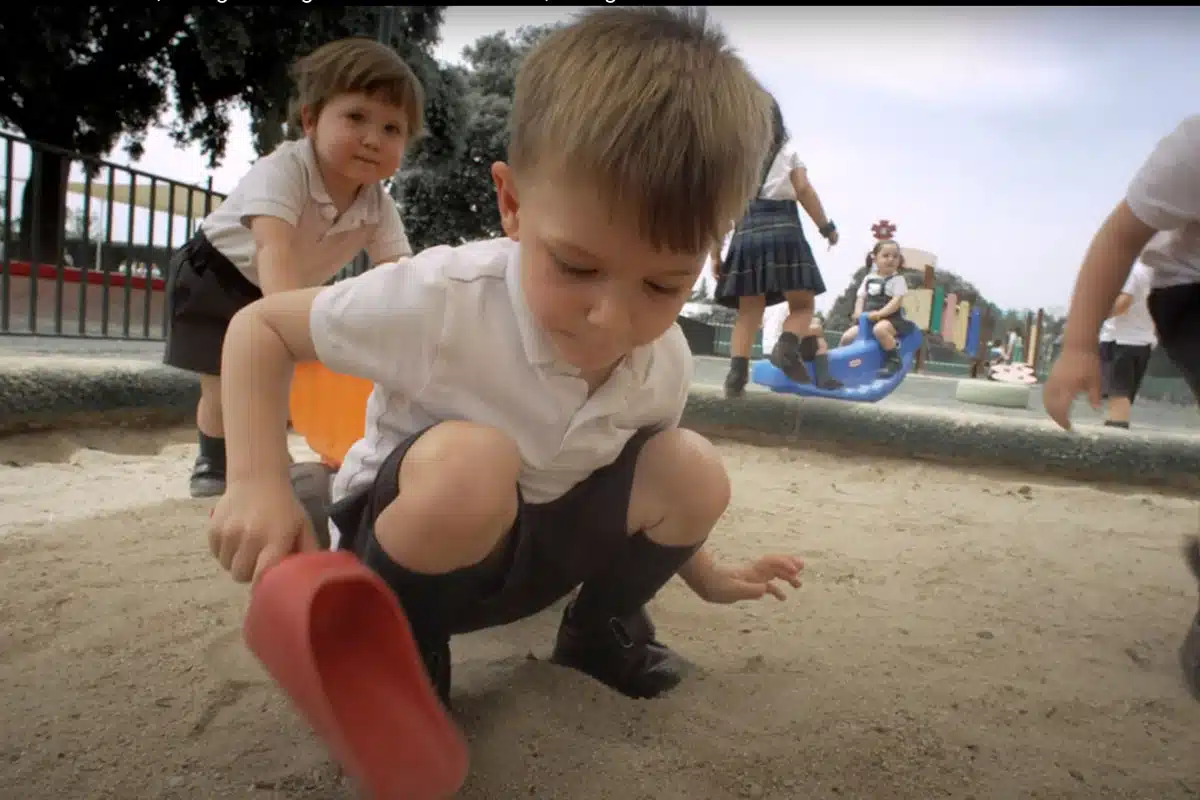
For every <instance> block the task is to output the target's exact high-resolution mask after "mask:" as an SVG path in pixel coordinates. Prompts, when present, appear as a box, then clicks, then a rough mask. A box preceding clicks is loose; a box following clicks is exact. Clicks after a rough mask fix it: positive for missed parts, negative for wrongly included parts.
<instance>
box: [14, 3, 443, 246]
mask: <svg viewBox="0 0 1200 800" xmlns="http://www.w3.org/2000/svg"><path fill="white" fill-rule="evenodd" d="M444 10H445V6H378V7H369V6H350V7H328V8H326V7H321V6H314V5H297V6H295V7H279V6H264V7H239V8H238V9H237V10H236V13H234V12H233V10H231V9H230V8H228V7H226V6H220V5H213V6H173V5H170V4H160V3H152V4H150V5H148V6H144V7H143V6H138V7H133V6H129V7H126V6H116V7H114V6H38V5H30V4H18V3H10V4H9V5H6V6H5V7H4V9H3V10H2V11H0V40H2V41H4V48H2V49H0V123H3V124H4V125H6V126H10V127H14V128H16V129H18V130H20V131H21V132H22V133H23V134H24V135H25V136H26V137H28V138H29V139H32V140H34V141H38V142H42V143H45V144H49V145H52V146H53V147H55V148H61V150H63V151H68V152H72V151H73V152H80V153H83V154H85V155H88V156H93V157H99V156H103V155H104V154H106V153H108V152H109V151H110V150H111V149H112V148H113V147H114V146H115V145H116V143H117V142H118V141H119V140H120V139H121V137H122V136H125V137H127V141H128V150H129V152H130V154H131V155H132V156H134V157H137V156H138V155H140V152H141V147H142V139H143V137H144V135H145V132H146V131H147V129H148V128H149V127H150V126H151V125H153V124H155V123H156V122H157V121H158V120H159V119H160V118H161V117H162V114H163V112H164V111H165V110H166V109H167V103H168V99H169V98H170V97H171V95H172V94H173V95H174V97H175V101H176V110H177V112H178V120H177V122H176V124H175V126H174V128H173V130H172V133H173V134H174V136H175V138H176V140H177V141H178V142H180V143H181V144H184V143H188V142H198V143H199V144H200V146H201V148H202V149H203V151H204V152H205V153H206V154H207V155H208V156H209V159H210V163H211V164H212V165H214V166H215V165H216V164H217V163H219V162H220V160H221V158H222V157H223V156H224V153H225V146H226V143H227V141H228V137H229V129H230V121H229V112H230V111H231V110H232V109H233V108H234V107H235V106H238V105H242V106H244V107H246V108H247V109H248V110H249V112H250V117H251V121H252V122H251V126H252V132H253V134H254V137H255V144H256V147H257V148H258V151H259V152H260V153H264V152H267V151H269V150H271V149H272V148H273V147H274V146H275V145H276V144H278V143H279V142H280V141H281V140H282V138H283V130H284V122H285V119H286V109H287V102H288V99H289V95H290V92H291V82H290V78H289V74H288V70H289V68H290V65H291V64H292V62H294V61H295V60H296V58H298V57H299V56H300V55H303V54H304V53H307V52H309V51H311V50H312V49H314V48H315V47H317V46H318V45H320V44H323V43H325V42H327V41H330V40H332V39H336V38H340V37H343V36H348V35H362V36H371V37H374V36H375V35H376V34H377V32H378V31H380V30H382V29H383V28H384V26H383V25H382V24H381V23H382V22H383V21H384V20H386V21H387V23H388V25H387V29H388V30H390V31H391V43H392V45H393V46H394V47H395V48H396V49H397V51H398V52H400V53H401V55H403V56H404V57H405V58H406V59H407V60H408V61H409V63H410V64H412V65H413V67H414V70H415V71H416V72H417V74H418V75H419V76H420V77H421V78H422V80H424V81H425V82H426V85H427V87H431V88H432V91H433V94H434V96H435V97H436V98H439V100H438V102H441V100H440V98H442V96H443V95H445V94H446V90H445V88H444V87H443V86H442V85H441V84H439V82H438V81H439V78H440V76H441V68H440V67H439V66H438V65H437V64H436V63H435V62H434V60H433V58H432V56H431V54H430V52H431V50H432V48H433V46H434V45H435V44H436V43H437V41H438V31H439V27H440V25H441V22H442V16H443V12H444ZM435 105H436V104H435ZM443 105H444V103H443ZM460 123H461V117H457V116H454V115H453V114H446V113H442V111H441V110H440V109H439V108H437V107H435V108H434V110H433V112H432V113H431V114H430V125H429V129H430V136H429V137H428V138H427V139H426V140H425V141H424V142H423V143H422V145H421V148H422V150H423V151H424V152H427V153H430V154H432V155H433V156H436V157H442V158H446V157H452V156H453V155H454V154H455V153H457V152H458V150H457V141H458V137H457V133H456V130H457V128H458V127H459V125H460ZM69 166H70V164H69V161H68V159H67V158H65V157H64V156H63V155H61V154H60V153H58V152H46V153H43V154H42V155H41V156H40V157H36V158H35V159H34V161H33V169H32V175H31V177H30V180H29V181H28V182H27V183H26V185H25V193H24V197H23V200H22V210H21V216H22V217H23V218H24V219H34V218H36V219H37V220H38V224H37V226H36V230H35V229H34V226H32V225H30V226H22V230H21V236H22V238H21V241H20V242H19V244H18V248H17V250H18V252H21V253H27V254H29V253H31V254H39V255H40V256H41V257H43V258H44V257H47V256H52V255H53V253H54V252H55V251H56V250H57V249H60V248H61V246H62V236H63V230H64V226H65V222H66V215H65V211H66V203H65V191H66V179H67V174H68V170H69ZM35 198H36V201H37V203H36V205H37V209H36V211H35V209H34V205H35V202H34V201H35Z"/></svg>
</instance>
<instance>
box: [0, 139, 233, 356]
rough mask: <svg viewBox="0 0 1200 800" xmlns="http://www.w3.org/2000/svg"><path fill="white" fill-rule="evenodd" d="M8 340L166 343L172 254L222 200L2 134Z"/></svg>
mask: <svg viewBox="0 0 1200 800" xmlns="http://www.w3.org/2000/svg"><path fill="white" fill-rule="evenodd" d="M0 193H2V194H3V203H0V206H2V209H0V210H2V212H3V220H2V228H0V334H8V335H21V334H24V335H42V336H74V337H101V338H120V339H162V338H164V336H165V334H166V328H165V323H166V315H165V303H164V302H163V298H164V297H165V288H166V279H167V277H168V275H167V270H168V264H169V263H170V258H171V253H172V252H173V251H174V250H175V248H177V247H179V246H180V245H181V244H182V243H183V242H185V241H186V240H187V238H188V237H189V236H191V234H192V232H193V231H194V230H195V227H196V225H197V224H198V223H199V222H200V220H201V219H203V218H204V216H205V215H206V214H207V213H208V212H209V211H211V210H212V209H213V208H215V207H216V206H217V204H219V203H220V202H221V200H222V199H224V197H223V195H221V194H218V193H217V192H214V191H213V190H212V186H211V181H210V185H209V186H207V187H200V186H193V185H191V184H186V183H182V182H180V181H175V180H171V179H170V178H165V177H163V176H161V175H152V174H150V173H148V172H144V171H142V170H138V169H133V168H131V167H126V166H122V165H120V164H114V163H112V162H109V161H105V160H103V159H98V158H92V157H89V156H85V155H83V154H81V153H74V152H70V151H67V150H64V149H62V148H59V147H54V146H51V145H45V144H41V143H38V142H33V141H30V140H28V139H25V138H22V137H20V136H16V135H13V134H10V133H5V132H0Z"/></svg>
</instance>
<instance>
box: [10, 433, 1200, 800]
mask: <svg viewBox="0 0 1200 800" xmlns="http://www.w3.org/2000/svg"><path fill="white" fill-rule="evenodd" d="M721 449H722V450H723V452H724V455H725V457H726V459H727V462H728V465H729V468H730V471H731V473H732V475H733V480H734V483H735V501H734V506H733V508H731V509H730V511H729V513H728V515H727V516H726V518H725V519H724V521H723V522H722V524H721V525H720V528H719V529H718V531H717V532H716V535H715V537H714V540H713V541H714V547H715V549H716V550H717V551H719V552H720V553H722V554H724V555H727V556H730V557H737V558H746V557H751V556H754V555H758V554H762V553H766V552H771V551H778V550H785V551H795V552H797V553H799V554H801V555H803V556H804V557H805V558H806V559H807V560H808V565H809V566H808V569H807V570H806V574H807V577H806V582H805V586H804V587H803V588H802V589H801V590H799V591H798V592H796V593H793V594H792V595H791V597H790V599H789V600H788V601H787V602H785V603H778V602H773V601H772V602H764V603H759V604H751V605H742V606H735V607H714V606H706V605H704V604H703V603H701V602H700V601H698V600H697V599H696V598H694V597H693V596H691V595H690V594H689V593H688V592H687V590H686V588H684V587H682V585H676V584H675V583H673V584H672V585H671V586H669V587H667V589H666V590H665V591H664V592H663V594H662V595H661V596H660V597H659V599H658V600H657V601H656V603H655V607H654V609H653V612H654V615H655V618H656V621H657V622H658V624H659V627H660V633H661V635H662V638H664V639H665V640H666V641H668V642H669V643H671V644H672V645H674V646H675V647H676V648H677V649H678V650H679V651H680V652H681V653H683V654H685V655H686V656H688V657H689V658H690V659H692V660H693V661H694V663H695V665H696V673H695V675H694V676H693V677H692V678H691V679H690V680H689V681H688V682H687V683H686V684H684V685H683V686H681V687H680V688H679V689H678V690H677V691H676V692H675V693H674V694H672V695H671V696H669V697H667V698H665V699H660V700H657V701H643V702H635V701H630V700H626V699H624V698H621V697H619V696H615V695H614V694H613V693H611V692H609V691H607V690H605V689H604V688H602V687H600V686H599V685H597V684H594V683H592V682H590V681H589V680H588V679H586V678H584V677H582V676H579V675H577V674H574V673H571V672H569V671H566V670H562V669H559V668H557V667H554V666H552V665H550V664H548V663H546V662H545V660H544V659H545V658H546V657H547V655H548V653H549V648H550V643H551V641H552V638H553V633H554V630H555V626H556V624H557V615H556V614H555V613H546V614H544V615H541V616H539V617H537V618H534V619H532V620H529V621H527V622H525V623H523V624H520V625H517V626H513V627H511V628H507V629H502V630H495V631H489V632H484V633H481V634H476V635H472V636H470V637H464V638H462V639H461V640H456V642H455V648H454V650H455V658H456V675H455V678H456V683H455V693H456V703H457V705H458V709H459V710H458V713H459V716H460V718H461V720H462V723H463V725H464V728H465V730H466V731H467V734H468V736H469V738H470V741H471V748H472V754H473V766H472V774H471V777H470V779H469V782H468V784H467V786H466V787H465V788H464V790H463V792H462V793H461V797H463V798H467V799H468V800H482V799H483V798H495V799H496V800H500V799H501V798H504V799H507V798H515V797H537V798H581V799H584V800H587V799H589V798H596V800H602V799H607V798H620V799H621V800H636V799H638V798H655V799H656V800H659V799H661V800H674V799H675V798H680V800H682V799H683V798H690V799H692V800H695V799H696V798H702V799H708V798H727V797H728V798H868V797H869V798H878V800H886V799H887V798H914V799H920V800H925V799H926V798H934V797H954V798H970V797H973V798H1005V800H1008V799H1009V798H1023V797H1040V798H1063V797H1079V798H1085V797H1086V798H1102V797H1123V798H1156V799H1159V800H1166V799H1168V798H1194V797H1197V796H1200V761H1198V759H1200V704H1197V703H1196V702H1195V701H1194V700H1192V699H1190V698H1189V697H1188V695H1187V694H1186V692H1185V691H1184V689H1183V688H1182V686H1181V681H1180V679H1179V676H1178V673H1177V669H1178V668H1177V666H1176V648H1177V646H1178V644H1179V640H1180V637H1181V636H1182V634H1183V632H1184V630H1185V627H1186V624H1187V622H1188V620H1189V619H1190V617H1191V615H1192V613H1193V612H1194V610H1195V606H1196V596H1195V595H1196V590H1195V586H1194V584H1193V583H1192V580H1191V578H1190V577H1189V576H1188V574H1187V573H1186V571H1185V569H1184V567H1183V565H1182V563H1181V559H1180V557H1179V544H1180V540H1181V538H1182V537H1183V536H1184V535H1185V534H1186V533H1189V532H1193V531H1195V530H1196V529H1197V525H1198V515H1197V508H1196V503H1195V502H1194V501H1189V500H1185V499H1180V498H1174V497H1165V496H1157V495H1153V494H1124V495H1123V494H1116V493H1111V492H1101V491H1096V490H1093V489H1091V488H1087V487H1082V486H1076V485H1068V484H1059V485H1045V484H1040V483H1032V482H1025V481H1022V480H1021V479H1020V477H1019V476H1012V475H1009V476H1007V477H1004V476H996V475H990V476H989V475H981V474H975V473H969V472H963V471H957V470H952V469H948V468H942V467H938V466H931V465H925V464H918V463H905V462H887V461H882V460H878V459H845V460H839V459H835V458H832V457H828V456H818V455H812V454H807V453H803V452H797V451H789V450H779V449H769V448H761V447H752V446H746V445H738V444H725V445H722V448H721ZM192 455H193V449H192V445H191V435H190V434H189V433H188V432H186V431H178V432H172V433H158V434H135V433H113V432H108V433H100V432H96V433H86V432H85V433H73V434H70V435H39V436H35V437H29V438H25V439H8V440H0V798H4V799H5V800H7V799H8V798H13V799H14V800H15V799H16V798H21V799H22V800H51V798H53V799H54V800H64V799H66V800H74V798H114V799H117V798H119V799H120V800H130V798H197V799H199V798H214V797H229V798H250V799H252V800H260V799H261V800H266V799H267V798H325V799H330V800H336V799H337V798H351V797H353V796H354V793H353V790H352V788H351V787H350V786H348V785H347V784H346V783H345V782H344V781H342V780H341V779H340V778H339V776H338V771H337V769H336V768H335V767H334V766H332V765H331V764H330V763H329V761H328V759H327V758H326V756H325V754H324V752H323V750H322V748H321V747H320V745H319V744H318V743H317V742H315V741H314V740H313V738H312V737H311V736H310V735H309V734H308V732H307V731H306V729H305V728H304V726H303V724H302V723H301V722H300V720H299V719H298V718H297V717H296V716H295V715H294V714H293V712H292V711H291V709H290V707H289V706H288V704H287V702H286V701H285V700H284V699H283V698H282V697H281V695H280V694H279V693H278V692H277V691H276V690H275V689H274V687H273V686H272V685H271V683H270V682H269V681H268V680H267V679H266V678H265V676H264V675H263V673H262V672H261V671H260V669H259V668H258V666H257V664H256V662H255V661H254V660H253V658H252V657H251V656H250V655H248V654H247V652H246V651H245V649H244V648H243V646H242V645H241V641H240V629H239V626H240V621H241V616H242V613H243V609H244V604H245V600H246V591H245V589H244V587H238V586H235V585H233V584H232V583H231V582H229V581H228V580H226V579H225V578H224V577H223V576H222V575H220V574H218V572H217V570H216V568H215V566H214V564H213V563H211V562H210V560H209V557H208V555H207V552H206V548H205V545H204V535H203V532H202V531H203V526H204V522H205V519H206V509H207V504H206V503H202V502H196V501H191V500H188V499H186V498H185V497H184V484H185V479H186V475H187V472H188V468H189V466H190V460H191V457H192ZM396 746H397V747H403V746H404V745H403V743H402V742H397V744H396Z"/></svg>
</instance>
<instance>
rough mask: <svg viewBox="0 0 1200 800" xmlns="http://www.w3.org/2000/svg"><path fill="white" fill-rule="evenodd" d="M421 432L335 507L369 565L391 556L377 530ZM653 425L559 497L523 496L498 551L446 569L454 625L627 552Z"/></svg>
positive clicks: (544, 593) (515, 615)
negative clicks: (535, 499)
mask: <svg viewBox="0 0 1200 800" xmlns="http://www.w3.org/2000/svg"><path fill="white" fill-rule="evenodd" d="M426 430H429V429H428V428H427V429H426ZM422 433H424V431H422V432H420V433H416V434H413V435H412V436H410V437H409V438H408V439H406V440H405V441H404V442H403V443H402V444H401V445H400V446H399V447H397V448H396V449H395V450H393V451H392V453H391V455H389V456H388V457H387V459H386V460H385V461H384V462H383V464H382V466H380V468H379V473H378V474H377V475H376V476H375V482H374V484H373V485H372V486H370V487H368V488H366V489H364V490H363V491H361V492H358V493H356V494H353V495H350V496H348V497H345V498H343V499H342V500H339V501H338V502H337V503H334V505H333V507H332V508H330V510H329V518H330V519H331V520H333V522H334V524H336V525H337V528H338V532H339V533H340V534H341V541H340V542H339V545H338V546H339V549H343V550H348V551H351V552H353V553H354V554H355V555H357V556H358V557H359V559H361V560H362V561H363V563H365V564H366V565H367V566H369V567H373V565H374V564H377V563H379V559H380V558H384V559H386V556H384V555H383V553H382V549H381V548H380V546H379V542H378V540H376V538H375V520H376V518H378V516H379V514H380V512H382V511H383V510H384V509H385V508H387V507H388V506H389V505H390V504H391V503H392V502H394V501H395V500H396V498H397V496H398V494H399V475H400V464H401V463H402V462H403V461H404V456H405V455H406V454H407V453H408V450H409V448H410V447H412V445H413V442H415V441H416V440H417V439H418V438H419V437H420V436H421V434H422ZM654 433H655V431H652V430H643V431H640V432H638V433H637V434H635V435H634V437H633V438H632V439H630V440H629V443H628V444H626V445H625V448H624V449H623V450H622V451H621V454H620V455H619V456H618V457H617V459H616V461H614V462H613V463H612V464H609V465H608V466H607V467H602V468H600V469H598V470H596V471H595V472H593V473H592V474H591V475H590V476H589V477H588V478H586V479H585V480H584V481H582V482H581V483H579V484H577V485H575V486H574V487H573V488H572V489H571V490H570V491H568V492H567V493H566V494H564V495H563V496H562V497H559V498H558V499H556V500H553V501H551V502H549V503H543V504H534V503H526V502H525V501H524V500H520V499H519V502H518V510H517V519H516V521H515V522H514V523H513V526H512V529H511V530H509V532H508V535H507V536H506V537H505V538H504V539H503V540H502V541H501V543H500V545H499V546H498V547H497V548H496V549H495V550H494V551H493V552H492V554H491V555H489V556H488V557H487V558H485V559H484V560H483V561H482V562H480V563H479V564H476V565H475V566H472V567H466V568H464V569H461V570H457V571H456V572H454V573H451V574H450V575H448V576H446V578H447V588H448V589H449V588H451V587H452V588H453V599H452V601H451V602H450V604H449V607H448V608H446V610H445V613H446V620H445V621H446V624H447V625H448V627H449V632H450V633H452V634H461V633H469V632H471V631H475V630H480V629H483V628H491V627H495V626H497V625H506V624H508V623H510V622H516V621H517V620H520V619H524V618H525V617H529V616H532V615H534V614H536V613H538V612H539V611H542V610H544V609H546V608H548V607H549V606H551V605H553V604H554V603H555V602H556V601H557V600H560V599H561V598H563V597H566V596H567V595H568V594H570V593H571V591H572V590H573V589H574V588H575V587H576V586H578V585H579V584H581V583H583V581H584V580H586V579H587V578H589V577H591V576H592V575H593V574H595V573H596V572H597V571H598V570H601V569H603V568H604V567H606V566H607V565H608V564H609V563H610V562H611V561H612V560H613V559H615V558H619V557H621V555H622V553H623V552H624V550H625V548H626V546H627V545H628V542H629V538H630V537H629V533H628V530H627V528H628V513H629V497H630V493H631V491H632V489H633V473H634V468H635V467H636V466H637V459H638V454H639V453H640V452H641V450H642V447H643V446H644V445H645V444H646V442H647V441H648V440H649V439H650V437H651V436H653V435H654ZM514 491H518V490H517V488H516V487H514ZM376 571H377V572H378V571H379V570H376ZM385 579H386V577H385ZM393 589H395V587H393ZM397 594H399V592H397ZM400 599H401V601H402V602H403V600H404V598H403V597H401V598H400Z"/></svg>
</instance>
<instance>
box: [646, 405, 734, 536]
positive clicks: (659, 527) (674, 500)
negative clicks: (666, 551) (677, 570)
mask: <svg viewBox="0 0 1200 800" xmlns="http://www.w3.org/2000/svg"><path fill="white" fill-rule="evenodd" d="M730 495H731V489H730V484H729V474H728V473H727V472H726V471H725V467H724V465H723V464H722V463H721V456H720V454H719V453H718V452H717V449H716V447H714V446H713V444H712V443H711V442H710V441H708V440H707V439H705V438H704V437H703V436H701V435H700V434H698V433H695V432H694V431H689V430H685V429H683V428H674V429H672V430H668V431H663V432H662V433H659V434H657V435H656V436H654V437H653V438H652V439H650V440H649V441H648V442H646V445H645V446H644V447H643V448H642V452H641V453H640V454H639V456H638V462H637V469H636V471H635V472H634V479H633V492H632V495H631V496H630V502H629V523H630V525H629V530H630V532H631V533H632V532H637V531H642V532H645V534H646V536H648V537H649V538H650V539H651V540H653V541H655V542H656V543H658V544H662V545H668V546H676V547H685V546H688V545H694V544H699V543H701V542H703V541H704V540H705V539H706V538H707V537H708V533H709V531H711V530H712V527H713V526H714V525H715V524H716V523H717V520H719V519H720V518H721V515H722V514H724V513H725V509H726V508H728V506H729V498H730Z"/></svg>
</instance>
